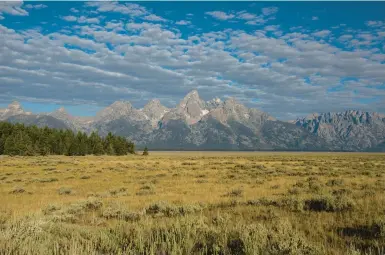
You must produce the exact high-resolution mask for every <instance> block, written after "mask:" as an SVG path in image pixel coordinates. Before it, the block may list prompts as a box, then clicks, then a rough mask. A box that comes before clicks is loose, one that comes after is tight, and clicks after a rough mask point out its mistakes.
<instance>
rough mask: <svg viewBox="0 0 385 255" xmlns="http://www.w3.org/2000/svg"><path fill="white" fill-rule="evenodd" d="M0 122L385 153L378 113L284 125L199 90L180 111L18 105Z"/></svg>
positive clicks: (166, 145) (204, 142) (151, 142)
mask: <svg viewBox="0 0 385 255" xmlns="http://www.w3.org/2000/svg"><path fill="white" fill-rule="evenodd" d="M0 120H5V121H9V122H13V123H15V122H21V123H25V124H27V125H38V126H45V125H46V126H48V127H54V128H61V129H64V128H68V129H72V130H74V131H77V130H78V131H84V132H88V133H89V132H91V131H97V132H98V133H99V134H100V135H103V136H104V135H107V134H108V133H109V132H111V133H113V134H117V135H120V136H125V137H127V138H129V139H130V140H132V141H133V142H135V143H136V144H137V145H138V147H144V146H146V145H147V146H149V147H150V148H151V149H168V150H311V151H319V150H348V151H381V150H383V148H384V144H385V116H384V115H381V114H378V113H373V112H362V111H346V112H341V113H322V114H312V115H310V116H308V117H306V118H300V119H297V120H296V121H292V122H283V121H279V120H276V119H275V118H274V117H272V116H270V115H269V114H267V113H265V112H262V111H260V110H258V109H253V108H247V107H246V106H244V105H242V104H240V103H238V102H237V101H236V100H235V99H233V98H228V99H226V100H225V101H222V100H220V99H219V98H215V99H212V100H209V101H204V100H202V99H201V98H200V96H199V94H198V91H196V90H193V91H191V92H189V93H188V94H187V95H186V96H185V97H184V98H183V99H182V100H181V101H180V103H179V104H177V105H176V106H175V108H167V107H165V106H163V105H162V104H161V103H160V101H159V100H156V99H155V100H151V101H150V102H148V103H147V104H146V105H145V106H144V107H143V108H141V109H136V108H134V107H133V106H132V105H131V103H130V102H128V101H117V102H114V103H113V104H111V105H110V106H108V107H106V108H104V109H103V110H101V111H100V112H98V113H97V114H96V116H95V117H92V118H81V117H75V116H71V115H69V114H68V113H67V112H66V111H65V109H64V108H60V109H58V110H56V111H54V112H52V113H48V114H39V115H34V114H31V113H28V112H25V111H24V110H23V109H22V107H21V105H20V104H19V103H17V102H13V103H12V104H10V105H9V106H8V107H7V108H6V109H0Z"/></svg>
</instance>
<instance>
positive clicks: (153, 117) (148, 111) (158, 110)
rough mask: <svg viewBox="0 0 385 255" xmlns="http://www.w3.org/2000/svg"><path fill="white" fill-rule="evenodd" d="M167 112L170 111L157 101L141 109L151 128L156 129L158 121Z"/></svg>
mask: <svg viewBox="0 0 385 255" xmlns="http://www.w3.org/2000/svg"><path fill="white" fill-rule="evenodd" d="M169 111H170V109H168V108H167V107H166V106H164V105H162V104H161V103H160V101H159V100H158V99H153V100H151V101H149V102H148V103H147V104H146V105H145V106H144V107H143V109H142V112H143V113H144V114H145V117H146V119H148V120H150V122H151V126H152V127H156V126H157V125H158V122H159V120H161V119H162V117H163V116H164V115H165V114H166V113H167V112H169Z"/></svg>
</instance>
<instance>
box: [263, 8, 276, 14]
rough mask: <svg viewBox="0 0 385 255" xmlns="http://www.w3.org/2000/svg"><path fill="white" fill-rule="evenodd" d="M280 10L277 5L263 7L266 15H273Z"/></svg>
mask: <svg viewBox="0 0 385 255" xmlns="http://www.w3.org/2000/svg"><path fill="white" fill-rule="evenodd" d="M277 12H278V8H277V7H266V8H262V13H263V15H265V16H269V15H273V14H275V13H277Z"/></svg>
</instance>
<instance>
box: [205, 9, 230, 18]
mask: <svg viewBox="0 0 385 255" xmlns="http://www.w3.org/2000/svg"><path fill="white" fill-rule="evenodd" d="M206 14H207V15H210V16H211V17H213V18H215V19H218V20H229V19H232V18H234V17H235V15H234V14H227V13H225V12H222V11H212V12H206Z"/></svg>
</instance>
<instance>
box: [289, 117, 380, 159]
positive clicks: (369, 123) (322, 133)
mask: <svg viewBox="0 0 385 255" xmlns="http://www.w3.org/2000/svg"><path fill="white" fill-rule="evenodd" d="M295 123H296V125H297V126H301V127H303V128H305V129H306V130H308V131H310V132H311V133H313V134H316V135H317V136H319V137H321V138H323V139H325V141H327V142H328V143H330V144H333V145H335V146H336V147H337V148H338V149H340V150H349V151H361V150H366V149H368V148H375V147H376V146H377V145H378V144H380V143H382V142H383V141H385V116H384V115H382V114H378V113H374V112H363V111H353V110H350V111H345V112H337V113H331V112H329V113H323V114H313V115H310V116H308V117H306V118H302V119H298V120H297V121H296V122H295Z"/></svg>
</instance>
